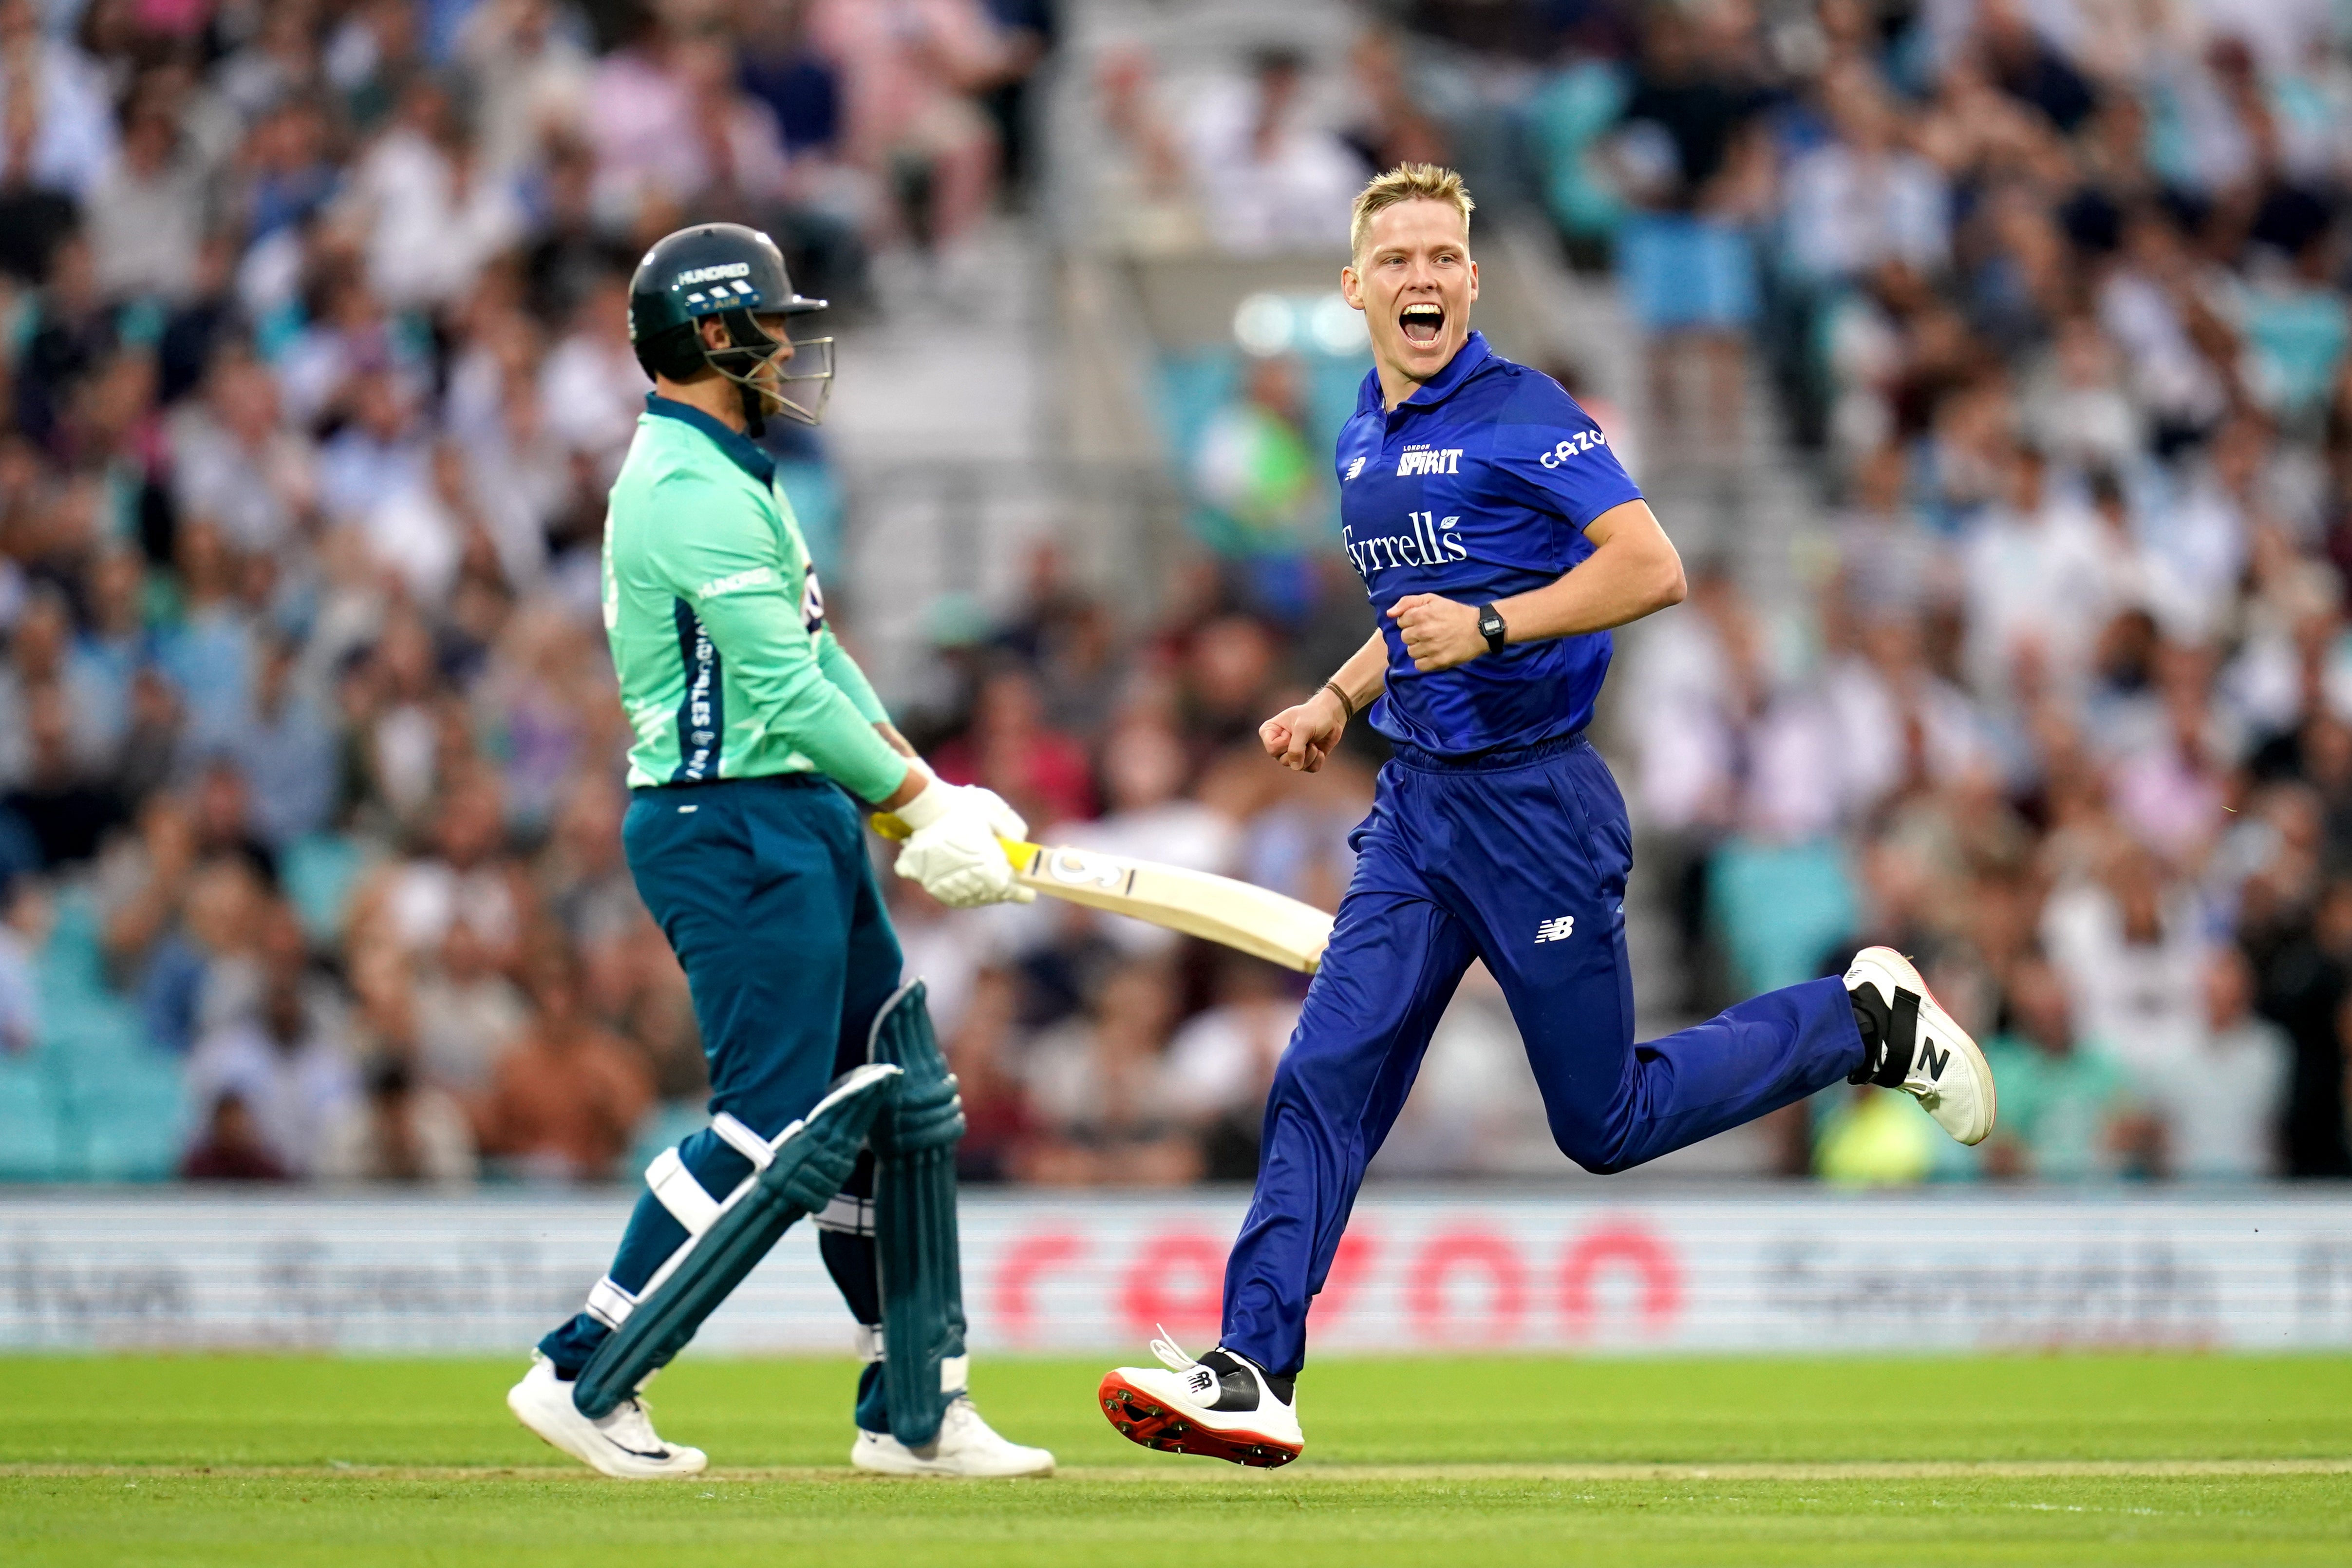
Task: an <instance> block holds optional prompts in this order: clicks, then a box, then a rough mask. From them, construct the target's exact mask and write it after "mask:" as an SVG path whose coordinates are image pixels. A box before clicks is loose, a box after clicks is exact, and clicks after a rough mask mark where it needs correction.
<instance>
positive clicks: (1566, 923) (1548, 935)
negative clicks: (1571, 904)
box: [1536, 915, 1576, 942]
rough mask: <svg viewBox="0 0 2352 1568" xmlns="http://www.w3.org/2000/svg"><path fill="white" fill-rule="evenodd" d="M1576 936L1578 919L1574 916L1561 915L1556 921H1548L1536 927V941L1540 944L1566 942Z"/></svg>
mask: <svg viewBox="0 0 2352 1568" xmlns="http://www.w3.org/2000/svg"><path fill="white" fill-rule="evenodd" d="M1575 934H1576V917H1575V916H1574V915H1561V916H1559V917H1558V918H1557V919H1555V920H1548V921H1544V922H1543V923H1542V924H1541V925H1539V926H1538V927H1536V940H1537V941H1538V942H1566V941H1567V940H1568V939H1569V938H1570V937H1572V936H1574V935H1575Z"/></svg>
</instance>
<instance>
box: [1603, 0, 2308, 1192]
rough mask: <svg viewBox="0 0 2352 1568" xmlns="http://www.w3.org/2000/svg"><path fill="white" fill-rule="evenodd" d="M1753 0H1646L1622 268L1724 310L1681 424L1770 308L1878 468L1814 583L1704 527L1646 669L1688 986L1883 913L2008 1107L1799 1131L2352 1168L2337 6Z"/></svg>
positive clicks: (1848, 509) (1611, 153)
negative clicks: (1953, 1136)
mask: <svg viewBox="0 0 2352 1568" xmlns="http://www.w3.org/2000/svg"><path fill="white" fill-rule="evenodd" d="M1780 21H1781V22H1783V23H1785V24H1788V26H1787V27H1786V29H1784V30H1783V31H1781V32H1778V33H1776V32H1774V31H1772V30H1771V29H1770V28H1769V27H1766V26H1759V17H1758V16H1757V15H1756V14H1755V13H1753V12H1750V11H1747V10H1745V9H1743V8H1742V7H1738V6H1734V5H1692V6H1688V7H1680V8H1676V7H1665V8H1660V9H1658V10H1655V11H1653V12H1651V13H1649V14H1648V22H1649V25H1648V26H1646V27H1645V28H1644V29H1643V31H1642V32H1641V34H1640V36H1639V37H1638V38H1637V39H1636V40H1635V41H1634V43H1633V46H1632V47H1631V48H1630V49H1629V51H1628V52H1627V54H1626V55H1625V56H1624V57H1623V59H1622V92H1623V107H1622V119H1621V121H1620V123H1619V126H1618V128H1617V129H1616V130H1614V131H1612V132H1607V133H1605V134H1604V135H1603V136H1601V137H1600V138H1598V139H1596V140H1595V141H1594V142H1592V143H1591V156H1592V158H1593V159H1594V160H1595V163H1594V166H1595V167H1599V168H1602V169H1607V168H1610V167H1615V168H1618V169H1631V170H1634V171H1636V172H1637V176H1638V177H1634V178H1630V179H1623V180H1621V181H1620V182H1619V183H1618V186H1617V188H1618V190H1619V191H1620V193H1621V195H1622V210H1620V211H1619V212H1617V213H1616V214H1615V215H1614V217H1613V222H1614V225H1615V227H1614V231H1613V232H1614V238H1615V244H1616V254H1617V257H1618V259H1619V265H1620V267H1621V269H1622V272H1623V274H1624V282H1625V289H1626V296H1627V299H1628V300H1629V303H1630V305H1631V307H1632V308H1633V310H1634V311H1635V313H1636V314H1637V315H1638V316H1640V317H1641V318H1642V319H1643V322H1644V325H1645V327H1646V329H1647V330H1648V331H1649V332H1650V334H1651V337H1652V341H1653V342H1656V343H1679V342H1690V343H1692V344H1694V345H1695V353H1693V354H1692V355H1691V356H1689V359H1688V361H1687V362H1685V363H1696V364H1705V363H1707V361H1708V360H1709V358H1710V357H1711V356H1721V357H1722V360H1723V362H1724V363H1723V364H1722V365H1721V366H1718V367H1717V369H1718V370H1719V372H1720V374H1712V373H1711V374H1708V376H1707V377H1706V379H1707V380H1708V381H1709V382H1710V383H1711V385H1710V386H1708V387H1706V388H1691V387H1687V386H1677V385H1675V384H1673V382H1674V378H1673V377H1671V376H1666V375H1661V376H1659V377H1658V378H1656V383H1657V384H1655V385H1654V387H1653V388H1652V391H1651V396H1652V398H1653V401H1654V405H1656V409H1655V412H1656V423H1655V426H1654V427H1658V428H1679V429H1681V430H1683V431H1684V432H1685V439H1687V440H1689V441H1691V442H1693V443H1694V444H1695V445H1696V446H1698V447H1701V448H1702V449H1704V448H1705V447H1708V446H1711V445H1712V446H1719V445H1720V443H1722V442H1723V441H1724V440H1725V439H1727V426H1732V425H1736V422H1737V421H1738V419H1740V418H1741V417H1742V416H1743V411H1742V410H1741V408H1740V407H1739V401H1740V396H1739V395H1740V390H1741V387H1742V384H1743V383H1744V381H1745V379H1746V374H1747V367H1748V363H1749V362H1748V356H1749V355H1758V356H1760V357H1761V360H1762V362H1763V364H1764V367H1765V368H1767V369H1769V372H1770V374H1771V381H1772V384H1775V385H1777V386H1778V387H1780V388H1781V389H1782V390H1783V391H1784V392H1785V394H1786V401H1787V402H1788V404H1789V405H1790V407H1791V408H1792V409H1793V410H1794V413H1795V419H1794V423H1795V425H1796V426H1797V431H1798V434H1799V436H1800V437H1802V438H1805V439H1807V440H1809V441H1810V442H1811V443H1812V444H1813V445H1814V447H1816V449H1817V450H1818V453H1819V457H1820V462H1821V465H1822V470H1823V472H1824V474H1825V475H1826V477H1827V479H1828V482H1829V485H1830V488H1831V491H1832V494H1833V495H1834V496H1835V497H1836V498H1838V502H1839V504H1838V505H1837V507H1836V508H1835V510H1834V514H1833V516H1832V517H1831V518H1829V519H1828V520H1827V521H1825V523H1824V524H1823V525H1822V527H1820V528H1819V529H1817V530H1814V531H1812V532H1811V536H1810V537H1809V538H1807V539H1806V540H1804V541H1803V546H1804V548H1805V550H1806V554H1807V565H1808V566H1809V567H1810V569H1811V574H1810V579H1809V581H1810V584H1811V588H1812V590H1813V592H1812V595H1811V599H1810V602H1805V603H1786V604H1778V605H1765V604H1759V603H1757V602H1755V601H1754V600H1753V599H1752V598H1750V597H1749V596H1748V595H1745V594H1743V592H1742V591H1741V587H1740V584H1738V582H1737V581H1736V580H1735V579H1734V578H1733V577H1732V576H1731V575H1730V574H1727V573H1725V572H1722V571H1713V572H1706V573H1703V574H1702V575H1701V579H1700V581H1699V583H1698V585H1697V587H1696V591H1695V593H1694V595H1693V603H1692V605H1691V607H1690V609H1689V610H1688V611H1686V612H1685V613H1683V614H1680V615H1677V616H1672V617H1669V618H1668V620H1667V621H1666V622H1665V623H1664V624H1662V625H1661V626H1659V627H1658V628H1657V632H1656V637H1655V640H1654V643H1652V644H1651V645H1650V646H1649V647H1648V648H1647V650H1646V651H1647V653H1648V655H1649V658H1648V659H1647V661H1646V662H1645V663H1644V664H1643V666H1642V667H1641V668H1640V669H1639V670H1638V672H1637V680H1638V695H1637V698H1636V700H1635V701H1634V702H1633V704H1632V705H1631V706H1632V710H1633V713H1634V714H1635V720H1634V729H1635V731H1636V738H1637V743H1638V751H1639V752H1640V757H1641V766H1640V778H1641V784H1642V799H1643V808H1644V809H1643V811H1642V813H1641V814H1640V817H1639V820H1641V821H1642V822H1643V825H1644V826H1646V827H1647V828H1648V829H1649V830H1650V831H1651V832H1652V833H1653V834H1654V835H1655V836H1657V837H1658V838H1659V839H1660V840H1661V842H1660V845H1659V848H1660V850H1661V851H1662V852H1663V854H1664V857H1665V858H1666V861H1667V863H1668V865H1669V866H1670V867H1671V868H1672V871H1673V875H1674V886H1675V901H1676V904H1677V911H1676V912H1677V915H1678V919H1677V921H1676V926H1677V929H1678V931H1679V933H1680V935H1681V937H1682V939H1683V941H1684V944H1685V951H1686V952H1688V953H1689V954H1690V955H1691V958H1692V960H1693V962H1692V963H1691V964H1690V965H1689V969H1688V973H1689V976H1690V979H1691V982H1692V991H1691V994H1690V996H1689V998H1688V999H1689V1001H1690V1003H1691V1004H1692V1005H1694V1006H1700V1007H1703V1006H1705V1005H1707V1004H1708V1003H1709V1002H1711V1001H1712V1000H1714V999H1715V998H1717V996H1719V995H1721V994H1725V993H1726V992H1727V991H1737V992H1740V993H1743V994H1744V993H1745V992H1746V991H1748V990H1750V989H1759V988H1762V987H1766V986H1769V985H1775V984H1783V983H1785V982H1786V981H1789V980H1791V979H1794V978H1798V977H1801V976H1802V975H1807V974H1812V973H1823V972H1825V970H1828V969H1832V968H1833V967H1834V966H1835V965H1836V964H1837V963H1840V962H1841V961H1842V958H1843V954H1844V953H1845V952H1848V951H1850V950H1851V948H1852V946H1853V945H1854V944H1855V943H1857V942H1864V941H1872V942H1892V943H1895V944H1896V945H1898V946H1900V947H1902V948H1903V949H1905V950H1906V951H1907V952H1914V953H1916V954H1918V955H1919V956H1920V958H1921V960H1922V963H1923V967H1924V968H1925V969H1926V971H1927V973H1928V975H1929V976H1930V979H1931V981H1932V983H1933V984H1935V985H1936V986H1937V991H1938V993H1939V994H1940V995H1941V996H1942V998H1943V999H1944V1001H1945V1002H1946V1003H1947V1004H1948V1005H1950V1006H1951V1007H1952V1008H1953V1009H1954V1011H1955V1013H1956V1014H1957V1015H1958V1016H1960V1017H1961V1018H1962V1019H1963V1021H1964V1022H1966V1023H1967V1024H1968V1025H1969V1027H1971V1028H1972V1029H1973V1030H1974V1031H1976V1032H1977V1033H1978V1034H1979V1036H1980V1037H1984V1038H1986V1039H1989V1040H1991V1041H1993V1042H1994V1044H1993V1047H1992V1054H1993V1056H1994V1058H1995V1068H1996V1071H1997V1073H1998V1074H1999V1076H2000V1084H2001V1116H2002V1121H2001V1129H2000V1131H1999V1132H1997V1134H1996V1137H1995V1140H1994V1142H1991V1143H1990V1144H1989V1145H1988V1146H1987V1148H1986V1150H1985V1151H1984V1152H1983V1153H1982V1155H1981V1156H1979V1157H1977V1158H1975V1159H1966V1160H1964V1159H1963V1158H1962V1157H1960V1156H1958V1155H1953V1154H1948V1153H1946V1152H1943V1151H1939V1150H1937V1148H1936V1147H1935V1146H1934V1145H1933V1143H1932V1142H1931V1141H1929V1140H1927V1138H1925V1136H1924V1135H1923V1133H1922V1130H1921V1129H1920V1128H1919V1127H1918V1126H1917V1125H1916V1118H1903V1117H1896V1116H1894V1115H1891V1114H1890V1109H1891V1108H1889V1107H1887V1106H1885V1105H1883V1104H1880V1103H1877V1102H1876V1101H1875V1100H1871V1099H1868V1098H1862V1099H1858V1100H1855V1101H1854V1103H1853V1104H1852V1105H1850V1106H1817V1107H1816V1109H1815V1114H1814V1115H1813V1116H1812V1117H1811V1119H1810V1126H1806V1125H1803V1124H1802V1123H1797V1122H1796V1119H1794V1118H1792V1119H1791V1121H1792V1123H1796V1124H1793V1125H1791V1126H1790V1128H1789V1129H1788V1130H1787V1131H1789V1133H1790V1151H1789V1153H1788V1155H1787V1160H1788V1163H1790V1165H1791V1166H1797V1165H1801V1163H1805V1162H1806V1161H1808V1160H1810V1161H1811V1163H1813V1164H1814V1166H1815V1167H1816V1168H1818V1169H1821V1170H1823V1171H1825V1172H1827V1173H1831V1174H1833V1175H1838V1176H1842V1177H1846V1178H1850V1179H1854V1180H1887V1181H1895V1180H1906V1179H1916V1178H1918V1177H1921V1176H1927V1175H1934V1174H1938V1173H1948V1174H1959V1173H1968V1172H1969V1171H1975V1172H1979V1173H1993V1174H2012V1173H2013V1174H2023V1175H2029V1176H2035V1177H2042V1178H2055V1179H2066V1178H2074V1177H2083V1176H2095V1175H2127V1174H2144V1175H2161V1174H2173V1175H2179V1176H2184V1177H2206V1178H2225V1179H2226V1178H2246V1177H2252V1176H2259V1175H2264V1174H2271V1173H2294V1174H2297V1175H2311V1176H2319V1175H2343V1174H2346V1173H2352V1163H2347V1154H2346V1142H2345V1095H2344V1080H2345V1060H2346V1053H2345V1050H2344V1045H2343V1042H2344V1040H2345V1038H2346V1037H2347V1030H2352V1007H2347V976H2352V968H2347V965H2348V964H2352V931H2347V915H2348V914H2352V837H2347V836H2346V829H2347V825H2352V818H2347V816H2346V815H2345V805H2346V802H2347V798H2352V796H2347V784H2352V766H2347V764H2352V730H2347V721H2352V683H2347V673H2352V640H2347V635H2346V633H2347V621H2346V609H2347V599H2346V586H2347V584H2346V580H2345V576H2344V569H2345V567H2346V566H2347V565H2352V552H2347V543H2352V529H2347V523H2352V510H2347V507H2352V375H2347V363H2346V355H2345V349H2346V344H2347V316H2346V295H2345V292H2344V288H2345V284H2346V282H2347V270H2346V269H2347V261H2352V256H2347V251H2346V249H2345V247H2344V239H2345V237H2346V231H2345V226H2344V222H2343V220H2344V217H2345V216H2346V212H2347V207H2346V200H2345V198H2346V196H2347V194H2352V184H2347V181H2348V180H2352V115H2348V114H2347V108H2352V53H2347V47H2346V46H2347V37H2346V36H2345V35H2344V34H2343V32H2342V31H2341V27H2342V25H2343V22H2342V18H2340V17H2339V16H2338V15H2337V13H2336V9H2335V8H2334V7H2331V6H2328V5H2305V4H2296V3H2292V0H2280V3H2278V4H2273V5H2260V6H2249V5H2198V4H2190V3H2185V0H2141V3H2133V4H2095V3H2092V0H2071V3H2062V0H2048V3H2036V0H1976V3H1974V4H1956V5H1934V4H1928V5H1918V6H1916V7H1910V6H1905V7H1894V6H1885V5H1870V4H1867V3H1864V0H1823V3H1822V4H1821V5H1818V6H1815V7H1811V8H1809V14H1808V15H1803V16H1799V15H1796V14H1794V13H1783V14H1781V15H1780ZM1653 363H1654V366H1659V365H1664V364H1666V363H1669V362H1668V361H1667V360H1665V359H1664V358H1654V361H1653ZM1669 405H1673V406H1669ZM1701 460H1704V459H1701ZM1805 1134H1810V1139H1809V1140H1808V1139H1807V1138H1806V1137H1805V1136H1804V1135H1805Z"/></svg>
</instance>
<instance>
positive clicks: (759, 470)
mask: <svg viewBox="0 0 2352 1568" xmlns="http://www.w3.org/2000/svg"><path fill="white" fill-rule="evenodd" d="M1457 357H1458V356H1457ZM646 413H648V414H658V415H660V416H662V417H663V418H665V419H675V420H677V421H678V422H679V423H680V424H683V425H690V426H693V427H694V428H695V429H697V430H699V431H701V432H702V433H703V434H704V435H706V436H708V437H710V439H711V440H712V442H713V443H715V444H716V445H717V446H718V447H719V450H720V451H722V452H724V453H726V454H727V456H728V457H729V458H732V459H733V460H734V463H735V466H736V467H737V468H740V469H742V470H743V471H744V472H745V473H747V474H749V475H751V477H752V478H753V479H757V480H759V481H760V482H761V484H763V485H767V484H773V483H774V482H775V479H776V460H775V459H774V458H771V457H769V456H768V454H767V453H765V452H762V451H761V450H760V448H759V447H755V446H753V445H752V444H751V438H750V437H747V436H745V435H743V434H742V433H741V432H740V431H736V430H730V429H729V428H728V427H727V426H724V425H721V424H720V423H719V421H718V420H716V419H713V418H712V417H711V416H709V415H708V414H705V413H704V412H703V411H702V410H701V409H699V408H697V407H695V406H694V405H691V404H687V403H680V402H678V401H677V399H676V398H671V397H664V396H663V395H661V394H660V393H658V392H648V393H646Z"/></svg>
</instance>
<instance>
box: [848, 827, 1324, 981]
mask: <svg viewBox="0 0 2352 1568" xmlns="http://www.w3.org/2000/svg"><path fill="white" fill-rule="evenodd" d="M874 831H875V832H877V833H878V834H880V835H881V836H882V837H885V838H904V837H907V825H906V824H905V823H904V822H902V821H900V820H899V819H898V817H897V816H895V815H893V814H892V813H890V812H887V811H879V812H876V813H875V814H874ZM997 842H998V843H1000V844H1002V845H1003V846H1004V854H1005V858H1007V859H1009V860H1011V861H1012V862H1013V879H1014V880H1016V881H1018V882H1019V883H1020V884H1021V885H1022V886H1023V887H1024V888H1034V889H1036V890H1037V891H1039V892H1041V893H1045V894H1048V895H1050V896H1052V897H1054V898H1056V899H1062V900H1066V901H1068V902H1070V903H1073V904H1085V905H1087V907H1088V908H1090V909H1097V910H1109V911H1110V912H1111V913H1113V914H1120V915H1132V916H1134V917H1135V918H1136V919H1137V920H1139V921H1150V923H1151V924H1153V925H1156V926H1166V927H1167V928H1168V929H1169V930H1170V931H1182V932H1184V933H1185V934H1186V935H1188V936H1197V937H1201V938H1203V939H1204V940H1206V941H1209V942H1219V943H1222V944H1223V945H1224V946H1226V947H1230V948H1236V949H1238V950H1240V951H1241V952H1246V953H1248V954H1250V955H1251V956H1252V957H1255V958H1263V959H1265V961H1266V962H1267V963H1279V964H1281V965H1282V966H1283V967H1284V968H1285V969H1296V970H1299V971H1301V972H1303V973H1307V974H1312V973H1315V970H1316V966H1317V965H1318V964H1320V963H1322V962H1323V948H1324V945H1325V944H1326V943H1327V942H1329V941H1330V940H1331V917H1330V916H1329V915H1327V914H1325V913H1324V912H1323V911H1322V910H1318V909H1317V908H1316V907H1315V906H1314V905H1312V904H1305V903H1301V902H1299V901H1298V900H1297V899H1293V898H1286V897H1285V896H1284V895H1283V894H1280V893H1277V892H1275V891H1273V890H1272V889H1267V888H1259V887H1253V886H1252V885H1251V884H1249V883H1247V882H1237V881H1235V880H1234V879H1233V878H1231V877H1217V876H1212V875H1211V874H1210V873H1208V872H1206V871H1190V870H1186V869H1185V868H1183V867H1181V866H1163V865H1161V864H1160V863H1159V862H1158V861H1155V860H1131V859H1129V858H1127V857H1126V856H1124V855H1106V854H1103V853H1102V852H1100V851H1099V850H1094V849H1076V848H1072V847H1068V846H1066V845H1063V846H1053V847H1049V846H1046V845H1043V844H1024V843H1021V842H1020V841H1019V840H1017V839H1012V838H1000V839H998V840H997Z"/></svg>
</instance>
